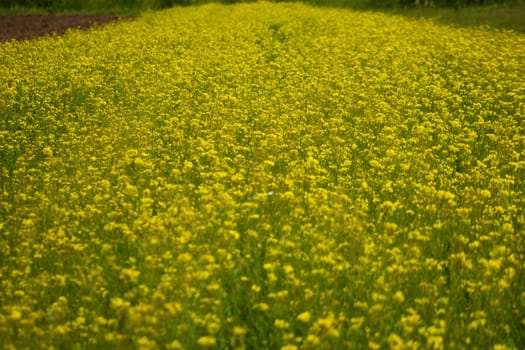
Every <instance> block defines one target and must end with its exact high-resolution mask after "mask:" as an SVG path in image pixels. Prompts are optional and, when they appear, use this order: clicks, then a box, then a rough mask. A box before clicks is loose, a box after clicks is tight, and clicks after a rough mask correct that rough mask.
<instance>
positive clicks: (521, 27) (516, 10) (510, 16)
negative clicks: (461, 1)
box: [393, 2, 525, 33]
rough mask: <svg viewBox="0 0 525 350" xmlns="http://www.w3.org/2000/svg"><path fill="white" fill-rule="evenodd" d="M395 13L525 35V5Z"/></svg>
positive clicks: (405, 10)
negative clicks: (512, 31) (505, 30)
mask: <svg viewBox="0 0 525 350" xmlns="http://www.w3.org/2000/svg"><path fill="white" fill-rule="evenodd" d="M393 13H395V14H400V15H403V16H407V17H408V18H416V19H417V18H429V19H432V20H435V21H437V22H439V23H443V24H447V25H453V26H461V27H477V26H489V27H492V28H497V29H507V30H514V31H516V32H520V33H525V3H524V2H519V3H516V4H515V5H513V6H510V5H492V6H483V7H461V8H459V9H457V10H454V9H450V8H435V9H434V8H424V7H421V8H414V9H404V10H394V11H393Z"/></svg>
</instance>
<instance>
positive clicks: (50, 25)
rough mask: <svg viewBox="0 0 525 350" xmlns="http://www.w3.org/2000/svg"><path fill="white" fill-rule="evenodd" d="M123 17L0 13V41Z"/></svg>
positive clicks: (34, 35) (41, 34)
mask: <svg viewBox="0 0 525 350" xmlns="http://www.w3.org/2000/svg"><path fill="white" fill-rule="evenodd" d="M123 18H125V17H119V16H110V15H54V14H50V15H0V42H4V41H9V40H12V39H16V40H19V41H21V40H30V39H34V38H36V37H39V36H43V35H46V34H56V35H62V34H64V33H65V31H66V30H67V29H68V28H80V29H87V28H89V27H92V26H94V25H103V24H106V23H109V22H112V21H116V20H120V19H123Z"/></svg>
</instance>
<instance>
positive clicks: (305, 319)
mask: <svg viewBox="0 0 525 350" xmlns="http://www.w3.org/2000/svg"><path fill="white" fill-rule="evenodd" d="M311 318H312V314H311V313H310V312H309V311H305V312H302V313H300V314H299V315H298V316H297V320H298V321H300V322H303V323H308V322H310V319H311Z"/></svg>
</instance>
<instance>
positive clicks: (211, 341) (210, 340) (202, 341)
mask: <svg viewBox="0 0 525 350" xmlns="http://www.w3.org/2000/svg"><path fill="white" fill-rule="evenodd" d="M216 343H217V340H216V339H215V338H214V337H210V336H204V337H200V338H199V339H197V344H199V345H200V346H202V347H203V348H211V347H213V346H215V344H216Z"/></svg>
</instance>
